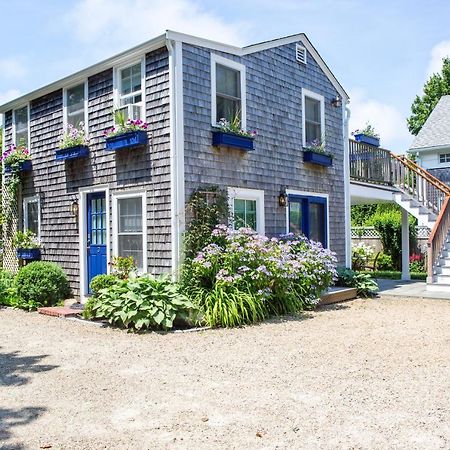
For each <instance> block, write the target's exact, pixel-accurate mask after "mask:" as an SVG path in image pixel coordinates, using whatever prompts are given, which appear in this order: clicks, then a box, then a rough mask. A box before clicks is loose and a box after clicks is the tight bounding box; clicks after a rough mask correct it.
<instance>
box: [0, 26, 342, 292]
mask: <svg viewBox="0 0 450 450" xmlns="http://www.w3.org/2000/svg"><path fill="white" fill-rule="evenodd" d="M347 101H348V96H347V94H346V92H345V91H344V89H343V88H342V87H341V85H340V84H339V82H338V81H337V80H336V78H335V77H334V75H333V74H332V73H331V71H330V69H329V68H328V66H327V65H326V64H325V62H324V61H323V60H322V58H321V57H320V55H319V54H318V53H317V51H316V50H315V48H314V47H313V46H312V45H311V43H310V41H309V40H308V38H307V37H306V36H305V35H304V34H298V35H294V36H289V37H285V38H281V39H276V40H273V41H269V42H264V43H260V44H256V45H251V46H248V47H244V48H239V47H234V46H230V45H225V44H221V43H217V42H213V41H209V40H205V39H200V38H196V37H193V36H188V35H184V34H180V33H176V32H172V31H168V32H166V33H165V34H164V35H161V36H159V37H157V38H155V39H153V40H151V41H149V42H146V43H145V44H143V45H140V46H138V47H135V48H133V49H131V50H129V51H126V52H124V53H121V54H120V55H117V56H115V57H113V58H110V59H108V60H106V61H103V62H101V63H99V64H96V65H94V66H92V67H90V68H88V69H85V70H82V71H80V72H78V73H76V74H74V75H71V76H68V77H66V78H64V79H62V80H60V81H57V82H55V83H53V84H51V85H49V86H46V87H44V88H41V89H38V90H36V91H34V92H32V93H30V94H27V95H24V96H22V97H20V98H18V99H16V100H13V101H11V102H9V103H7V104H6V105H3V106H1V107H0V113H2V114H3V120H4V139H3V142H4V146H6V145H8V144H10V143H11V142H19V140H20V139H24V140H25V141H26V142H27V143H28V145H29V147H30V151H31V155H32V164H33V170H32V172H31V173H30V174H28V175H24V178H23V187H22V191H21V199H20V205H21V207H20V208H19V209H20V211H19V212H18V213H19V219H18V227H19V228H22V227H24V228H29V229H32V230H33V231H35V232H36V233H37V234H38V235H39V237H40V239H41V241H42V243H43V253H42V258H43V259H45V260H50V261H55V262H57V263H59V264H60V265H61V266H62V267H63V268H64V270H65V271H66V272H67V273H68V276H69V278H70V281H71V285H72V288H73V289H74V291H75V294H76V295H80V296H81V297H82V298H84V297H85V296H86V295H87V294H88V283H89V280H90V279H91V278H92V277H93V276H94V275H95V274H96V273H106V272H107V271H109V267H108V264H107V261H109V260H110V259H111V258H112V256H114V255H124V256H126V255H132V256H133V257H134V258H135V260H136V261H137V263H138V266H139V269H140V270H142V271H148V272H151V273H161V272H169V271H173V272H175V271H176V270H177V269H178V267H179V264H180V261H181V259H182V234H183V232H184V230H185V227H186V224H185V205H186V203H187V201H188V200H189V198H190V196H191V194H192V193H193V192H194V191H195V190H198V189H201V188H202V187H203V188H206V187H207V186H211V185H217V186H220V187H221V188H223V189H224V190H225V191H227V192H228V195H229V202H230V206H231V208H232V210H233V211H232V212H233V213H234V214H235V216H236V217H239V219H240V221H239V223H240V224H247V225H249V226H252V227H253V228H255V229H256V230H257V231H258V232H260V233H266V234H267V235H276V234H281V233H286V232H289V231H291V232H300V231H302V232H304V233H305V234H306V235H307V236H309V237H311V238H312V239H316V240H320V241H322V242H323V244H324V245H325V246H326V247H329V248H331V249H332V250H333V251H335V252H336V253H337V255H338V258H339V262H340V264H345V263H346V261H347V262H348V260H349V257H350V255H349V252H348V251H346V249H347V248H348V245H349V242H350V239H349V238H348V239H346V236H349V220H348V218H349V178H348V169H347V168H348V141H347V129H346V126H347V121H346V118H345V105H346V103H347ZM123 105H130V107H129V108H128V114H129V115H130V116H134V117H137V116H139V117H140V118H141V119H143V120H145V121H146V122H148V123H149V133H148V135H149V144H148V146H146V147H143V148H135V149H132V150H121V151H118V152H107V151H105V139H104V137H103V132H104V130H105V129H107V128H109V127H111V126H112V125H113V117H112V114H111V112H112V111H113V109H114V108H117V107H121V106H123ZM234 113H238V114H239V115H240V119H241V122H242V127H243V128H246V129H248V130H256V131H257V136H256V139H255V141H254V147H255V148H254V151H245V150H241V149H235V148H231V147H224V146H221V147H217V146H212V131H213V130H214V129H215V128H214V127H215V125H216V124H217V121H218V120H219V119H220V118H221V117H223V116H227V117H230V116H231V115H233V114H234ZM80 119H84V121H85V123H86V126H87V130H88V134H89V137H90V142H91V144H90V156H89V157H88V158H84V159H77V160H73V161H66V162H61V161H56V160H55V150H56V149H57V147H58V141H59V137H60V134H61V131H62V130H63V127H64V126H65V124H69V123H77V122H79V121H80ZM344 137H345V138H344ZM321 138H323V139H324V140H325V143H326V151H328V152H330V153H331V154H332V155H333V160H332V161H333V162H332V165H331V166H330V167H323V166H320V165H317V164H311V163H307V162H304V161H303V152H302V150H303V147H305V146H306V145H307V144H308V143H309V142H312V141H313V140H315V139H321ZM344 155H346V156H344ZM283 193H284V194H286V196H287V197H286V199H287V204H286V206H283V205H282V206H280V202H279V200H280V199H279V196H280V194H283ZM9 239H10V236H9ZM8 252H9V253H8ZM8 254H9V257H8ZM12 255H13V250H12V249H11V248H9V250H8V249H5V256H6V257H5V262H4V264H7V265H8V264H9V265H11V258H12ZM96 255H97V256H96ZM98 255H101V258H98ZM96 258H97V259H96ZM8 261H9V262H8Z"/></svg>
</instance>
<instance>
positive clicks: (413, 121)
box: [407, 57, 450, 135]
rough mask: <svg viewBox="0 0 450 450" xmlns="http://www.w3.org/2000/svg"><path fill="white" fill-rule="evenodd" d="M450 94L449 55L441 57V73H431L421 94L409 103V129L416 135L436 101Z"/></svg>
mask: <svg viewBox="0 0 450 450" xmlns="http://www.w3.org/2000/svg"><path fill="white" fill-rule="evenodd" d="M449 94H450V57H446V58H444V59H443V67H442V71H441V73H435V74H433V75H432V76H431V77H430V79H429V80H428V81H427V82H426V83H425V85H424V87H423V95H422V96H421V97H419V96H418V95H417V96H416V98H415V99H414V101H413V103H412V105H411V115H410V116H409V117H408V119H407V122H408V129H409V131H410V132H411V133H412V134H414V135H417V134H418V133H419V131H420V129H421V128H422V126H423V124H424V123H425V121H426V120H427V119H428V116H429V115H430V114H431V111H433V108H434V107H435V106H436V104H437V102H438V101H439V99H440V98H441V97H442V96H443V95H449Z"/></svg>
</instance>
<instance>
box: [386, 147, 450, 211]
mask: <svg viewBox="0 0 450 450" xmlns="http://www.w3.org/2000/svg"><path fill="white" fill-rule="evenodd" d="M391 157H392V165H391V166H392V184H393V185H394V186H396V187H398V188H399V189H401V190H402V191H403V192H406V193H407V194H409V195H411V196H412V197H413V198H414V199H416V200H417V201H418V202H419V203H420V204H421V205H422V206H424V207H425V208H427V209H428V210H430V211H432V212H434V213H435V214H439V212H440V211H441V209H442V206H443V204H444V200H445V198H446V197H447V196H448V195H450V188H449V187H448V186H447V185H446V184H445V183H443V182H442V181H441V180H439V179H438V178H436V177H434V176H433V175H431V173H429V172H428V171H427V170H425V169H424V168H423V167H420V166H419V165H417V164H416V163H415V162H414V161H412V160H410V159H408V158H406V157H405V156H397V155H394V154H393V153H391Z"/></svg>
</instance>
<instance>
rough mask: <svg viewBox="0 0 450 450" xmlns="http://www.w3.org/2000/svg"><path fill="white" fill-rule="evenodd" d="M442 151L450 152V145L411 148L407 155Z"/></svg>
mask: <svg viewBox="0 0 450 450" xmlns="http://www.w3.org/2000/svg"><path fill="white" fill-rule="evenodd" d="M441 150H449V151H450V144H445V145H436V146H435V147H421V148H410V149H409V150H407V153H432V152H439V151H441Z"/></svg>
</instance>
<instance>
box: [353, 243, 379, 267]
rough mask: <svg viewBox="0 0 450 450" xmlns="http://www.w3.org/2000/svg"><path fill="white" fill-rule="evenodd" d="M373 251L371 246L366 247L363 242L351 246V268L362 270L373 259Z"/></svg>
mask: <svg viewBox="0 0 450 450" xmlns="http://www.w3.org/2000/svg"><path fill="white" fill-rule="evenodd" d="M374 253H375V249H374V247H373V246H372V245H366V244H364V242H359V243H358V244H352V267H353V268H354V269H355V270H362V269H363V268H364V266H367V264H368V262H369V261H370V260H371V259H372V258H373V256H374Z"/></svg>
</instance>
